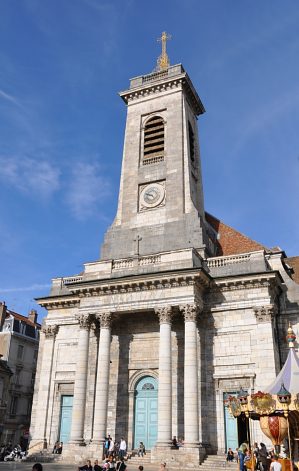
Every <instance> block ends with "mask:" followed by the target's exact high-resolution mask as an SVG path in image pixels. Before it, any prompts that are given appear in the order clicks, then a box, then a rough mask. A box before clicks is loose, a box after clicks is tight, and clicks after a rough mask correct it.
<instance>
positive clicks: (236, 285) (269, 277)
mask: <svg viewBox="0 0 299 471" xmlns="http://www.w3.org/2000/svg"><path fill="white" fill-rule="evenodd" d="M282 281H283V280H282V279H281V276H280V275H279V273H278V272H276V271H275V272H274V271H272V272H264V273H256V274H252V275H246V276H244V275H238V276H235V277H224V278H214V280H213V284H211V289H210V293H214V292H219V290H220V291H222V292H225V291H237V290H243V289H254V288H270V289H271V290H272V291H273V294H278V293H280V291H281V289H282V288H281V283H282Z"/></svg>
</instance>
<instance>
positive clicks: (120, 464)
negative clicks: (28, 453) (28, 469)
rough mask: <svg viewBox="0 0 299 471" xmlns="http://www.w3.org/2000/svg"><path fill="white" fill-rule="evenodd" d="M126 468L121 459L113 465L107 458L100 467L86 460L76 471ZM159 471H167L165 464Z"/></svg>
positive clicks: (139, 467) (104, 470) (121, 470)
mask: <svg viewBox="0 0 299 471" xmlns="http://www.w3.org/2000/svg"><path fill="white" fill-rule="evenodd" d="M107 463H108V467H107V466H106V465H107ZM111 463H114V465H113V468H110V467H109V466H110V465H111ZM126 467H127V465H126V464H125V462H124V459H123V458H122V459H121V460H119V461H118V462H117V463H115V462H114V461H113V460H112V459H111V458H109V460H104V463H103V464H102V466H101V465H99V462H98V460H95V462H94V465H93V466H92V464H91V461H90V460H87V461H86V464H85V465H83V466H79V468H78V470H79V471H106V470H107V469H114V470H117V471H125V469H126ZM33 471H42V469H41V470H39V469H38V470H33ZM138 471H144V468H143V466H142V465H139V466H138ZM159 471H167V468H166V463H165V462H162V463H161V464H160V468H159Z"/></svg>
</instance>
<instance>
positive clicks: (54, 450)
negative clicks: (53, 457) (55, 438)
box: [52, 442, 59, 454]
mask: <svg viewBox="0 0 299 471" xmlns="http://www.w3.org/2000/svg"><path fill="white" fill-rule="evenodd" d="M58 446H59V442H55V445H54V448H53V451H52V453H54V454H55V453H58Z"/></svg>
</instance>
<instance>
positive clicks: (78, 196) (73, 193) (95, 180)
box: [66, 162, 110, 220]
mask: <svg viewBox="0 0 299 471" xmlns="http://www.w3.org/2000/svg"><path fill="white" fill-rule="evenodd" d="M109 194H110V183H109V182H108V181H107V179H106V178H105V177H104V175H103V174H102V171H101V168H100V166H99V165H98V164H96V163H95V164H94V163H81V162H79V163H77V164H75V166H74V167H73V169H72V174H71V179H70V184H69V187H68V191H67V195H66V202H67V204H68V205H69V206H70V209H71V211H72V213H73V215H74V216H75V217H76V218H77V219H79V220H85V219H86V218H88V217H89V216H91V215H92V214H94V213H95V212H96V211H97V210H98V208H99V207H100V206H102V199H103V198H105V197H106V196H108V195H109Z"/></svg>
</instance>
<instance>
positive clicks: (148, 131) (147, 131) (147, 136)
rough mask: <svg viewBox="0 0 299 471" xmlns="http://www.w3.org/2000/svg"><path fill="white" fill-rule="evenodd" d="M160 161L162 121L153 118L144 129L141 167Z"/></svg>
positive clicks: (162, 152)
mask: <svg viewBox="0 0 299 471" xmlns="http://www.w3.org/2000/svg"><path fill="white" fill-rule="evenodd" d="M162 160H164V121H163V118H161V117H160V116H153V117H152V118H150V119H149V120H148V121H147V122H146V124H145V127H144V144H143V165H147V164H151V163H156V162H161V161H162Z"/></svg>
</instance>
